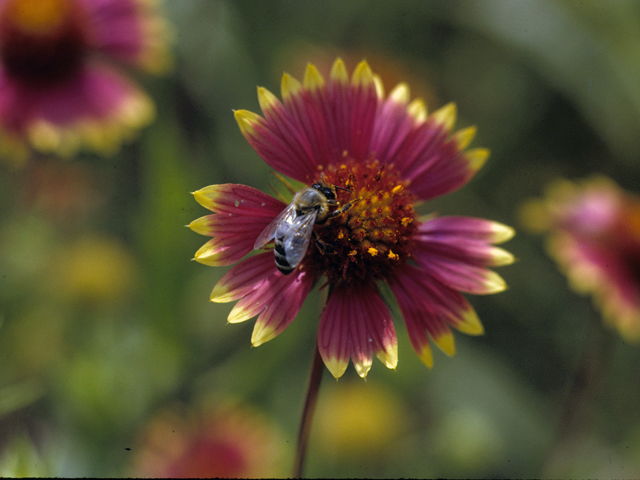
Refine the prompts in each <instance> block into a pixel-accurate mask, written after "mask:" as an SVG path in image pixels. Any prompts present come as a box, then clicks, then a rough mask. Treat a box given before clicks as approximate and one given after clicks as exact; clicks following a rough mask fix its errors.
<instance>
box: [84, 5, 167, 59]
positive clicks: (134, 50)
mask: <svg viewBox="0 0 640 480" xmlns="http://www.w3.org/2000/svg"><path fill="white" fill-rule="evenodd" d="M148 3H149V2H146V1H144V0H82V7H83V9H84V10H85V11H86V13H87V24H88V25H87V31H88V32H90V35H91V36H90V40H91V43H92V46H93V47H94V48H95V49H97V50H99V51H101V52H103V53H105V54H106V55H108V56H111V57H113V58H116V59H118V60H120V61H123V62H126V63H130V64H133V65H136V66H140V62H141V61H143V57H144V55H145V54H147V53H148V51H149V50H150V49H155V48H158V42H160V41H161V40H162V38H161V33H162V32H160V31H159V30H158V25H157V22H158V19H157V18H156V14H155V11H154V9H153V8H152V7H151V6H150V5H149V4H148ZM152 22H155V24H152ZM156 37H158V38H156Z"/></svg>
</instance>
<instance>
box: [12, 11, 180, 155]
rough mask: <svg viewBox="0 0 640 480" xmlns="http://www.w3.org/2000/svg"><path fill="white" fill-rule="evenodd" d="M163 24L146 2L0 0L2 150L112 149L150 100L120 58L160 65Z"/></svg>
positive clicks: (149, 110) (149, 67)
mask: <svg viewBox="0 0 640 480" xmlns="http://www.w3.org/2000/svg"><path fill="white" fill-rule="evenodd" d="M165 27H166V26H165V24H164V23H163V20H162V19H161V18H159V17H158V15H157V13H156V11H155V8H154V7H152V5H151V3H150V2H149V1H147V0H0V154H1V155H2V156H5V157H8V158H11V159H13V160H14V161H17V162H19V161H22V160H24V159H25V157H26V154H27V152H28V150H29V148H33V149H35V150H38V151H42V152H45V153H57V154H60V155H71V154H73V153H75V152H76V151H77V150H78V149H79V148H85V147H86V148H89V149H91V150H95V151H98V152H100V153H105V154H106V153H111V152H113V151H114V150H115V149H117V147H118V146H119V145H120V143H121V141H122V140H123V139H127V138H128V137H130V136H131V135H132V134H133V133H134V132H135V131H136V130H137V129H138V128H140V127H142V126H145V125H146V124H148V123H149V122H150V121H151V120H152V118H153V116H154V106H153V103H152V101H151V99H150V98H149V97H148V96H147V95H146V94H145V93H144V92H143V91H142V90H141V89H140V88H139V87H138V86H137V85H135V84H134V83H132V82H131V81H130V80H129V79H128V78H127V76H126V75H125V74H123V73H121V72H120V71H119V70H118V69H117V67H116V64H117V63H119V64H122V65H123V66H130V67H135V68H138V69H141V70H146V71H149V72H153V73H159V72H160V71H162V70H163V69H165V68H166V66H167V65H168V54H167V52H166V49H165V37H166V28H165Z"/></svg>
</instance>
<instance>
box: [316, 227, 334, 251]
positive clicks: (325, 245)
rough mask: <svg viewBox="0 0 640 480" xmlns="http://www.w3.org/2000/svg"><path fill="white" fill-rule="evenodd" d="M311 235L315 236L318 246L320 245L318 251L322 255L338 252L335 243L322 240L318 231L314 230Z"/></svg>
mask: <svg viewBox="0 0 640 480" xmlns="http://www.w3.org/2000/svg"><path fill="white" fill-rule="evenodd" d="M311 235H312V236H313V240H314V241H315V242H316V247H318V251H319V252H320V253H321V254H322V255H333V254H334V253H336V249H335V248H334V247H333V245H330V244H328V243H326V242H324V241H322V240H320V238H319V237H318V235H317V234H316V232H314V231H312V232H311Z"/></svg>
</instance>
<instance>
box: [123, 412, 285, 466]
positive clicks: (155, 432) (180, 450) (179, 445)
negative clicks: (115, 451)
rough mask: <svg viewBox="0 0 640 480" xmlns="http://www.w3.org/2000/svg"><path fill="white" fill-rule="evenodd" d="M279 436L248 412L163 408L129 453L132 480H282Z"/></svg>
mask: <svg viewBox="0 0 640 480" xmlns="http://www.w3.org/2000/svg"><path fill="white" fill-rule="evenodd" d="M281 443H282V442H281V438H280V433H279V432H278V431H277V430H276V429H275V427H274V425H272V424H271V423H270V422H269V420H268V419H267V418H265V417H264V416H263V415H261V414H260V413H259V412H257V411H254V410H253V409H251V408H250V407H247V406H242V405H233V404H229V405H220V406H218V407H214V408H211V407H209V408H208V409H206V410H204V409H201V408H197V409H193V408H192V409H189V410H186V411H185V409H184V408H178V407H174V408H166V409H164V410H162V411H161V412H160V413H159V414H157V415H156V416H155V417H153V418H152V419H151V421H150V422H149V423H148V425H147V426H146V427H145V428H144V430H143V432H142V435H141V436H140V440H139V441H138V444H137V445H136V446H135V448H134V449H133V450H132V452H133V454H134V455H135V457H134V458H133V465H132V469H131V472H130V475H131V476H132V477H134V478H139V477H147V478H272V477H278V476H281V475H282V473H281V472H279V470H280V469H281V468H280V462H281V459H282V453H283V452H282V450H281V448H280V447H279V445H281Z"/></svg>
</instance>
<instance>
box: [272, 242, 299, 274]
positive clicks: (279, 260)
mask: <svg viewBox="0 0 640 480" xmlns="http://www.w3.org/2000/svg"><path fill="white" fill-rule="evenodd" d="M273 256H274V258H275V261H276V267H278V270H280V272H281V273H282V274H283V275H288V274H290V273H291V272H293V269H294V267H292V266H291V264H290V263H289V261H288V260H287V252H285V250H284V246H283V245H282V244H281V243H278V242H276V244H275V245H274V248H273Z"/></svg>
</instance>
